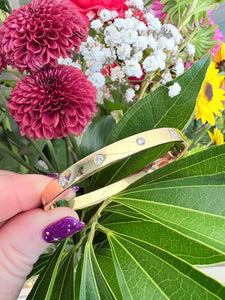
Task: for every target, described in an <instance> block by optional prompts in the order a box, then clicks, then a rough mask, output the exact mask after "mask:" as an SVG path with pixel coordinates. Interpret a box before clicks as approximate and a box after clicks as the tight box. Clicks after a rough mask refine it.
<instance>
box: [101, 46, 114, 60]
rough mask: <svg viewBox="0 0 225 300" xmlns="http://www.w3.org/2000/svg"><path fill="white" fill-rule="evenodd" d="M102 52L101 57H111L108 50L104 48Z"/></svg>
mask: <svg viewBox="0 0 225 300" xmlns="http://www.w3.org/2000/svg"><path fill="white" fill-rule="evenodd" d="M102 51H103V55H104V57H105V58H110V57H112V52H111V50H110V49H109V48H104V49H102Z"/></svg>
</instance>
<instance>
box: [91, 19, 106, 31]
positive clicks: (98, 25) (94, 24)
mask: <svg viewBox="0 0 225 300" xmlns="http://www.w3.org/2000/svg"><path fill="white" fill-rule="evenodd" d="M102 27H103V23H102V22H101V21H100V20H99V19H96V20H93V21H92V22H91V28H93V29H95V30H99V29H101V28H102Z"/></svg>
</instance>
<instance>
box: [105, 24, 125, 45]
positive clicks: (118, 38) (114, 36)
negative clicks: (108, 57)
mask: <svg viewBox="0 0 225 300" xmlns="http://www.w3.org/2000/svg"><path fill="white" fill-rule="evenodd" d="M104 34H105V42H106V43H107V44H109V45H110V44H121V42H122V40H123V37H122V34H121V32H120V31H118V30H117V29H116V27H115V26H113V25H110V26H108V27H106V28H105V30H104Z"/></svg>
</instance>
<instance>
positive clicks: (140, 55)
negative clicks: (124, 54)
mask: <svg viewBox="0 0 225 300" xmlns="http://www.w3.org/2000/svg"><path fill="white" fill-rule="evenodd" d="M132 58H133V59H135V60H137V61H141V60H142V58H143V52H142V51H137V52H135V53H134V55H133V56H132Z"/></svg>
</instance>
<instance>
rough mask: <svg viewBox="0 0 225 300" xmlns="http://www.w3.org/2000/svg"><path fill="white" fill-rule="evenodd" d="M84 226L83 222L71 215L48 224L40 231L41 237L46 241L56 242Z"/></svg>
mask: <svg viewBox="0 0 225 300" xmlns="http://www.w3.org/2000/svg"><path fill="white" fill-rule="evenodd" d="M84 226H85V224H84V223H82V222H80V221H78V220H77V219H75V218H72V217H65V218H63V219H60V220H59V221H56V222H54V223H52V224H50V225H48V226H47V227H46V228H45V229H44V230H43V231H42V238H43V239H44V241H46V242H47V243H56V242H58V241H61V240H64V239H66V238H67V237H68V236H70V235H73V234H74V233H76V232H77V231H80V230H81V229H83V228H84Z"/></svg>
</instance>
